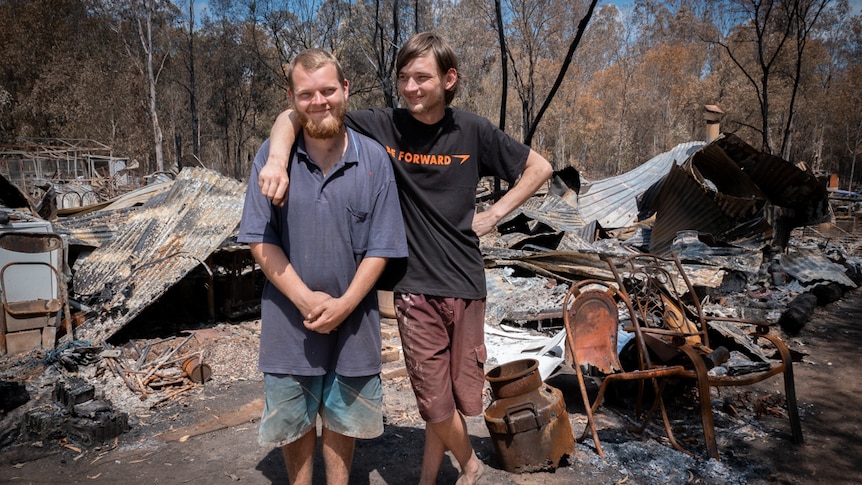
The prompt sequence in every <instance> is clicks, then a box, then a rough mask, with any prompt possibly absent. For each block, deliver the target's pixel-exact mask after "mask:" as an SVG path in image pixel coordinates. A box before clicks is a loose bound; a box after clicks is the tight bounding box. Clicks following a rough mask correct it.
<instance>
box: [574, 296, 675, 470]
mask: <svg viewBox="0 0 862 485" xmlns="http://www.w3.org/2000/svg"><path fill="white" fill-rule="evenodd" d="M620 306H623V307H624V308H625V309H626V310H627V311H628V312H629V314H630V315H631V317H632V318H634V316H635V314H634V309H633V308H632V305H631V302H630V301H628V298H627V297H626V295H625V293H623V292H620V291H618V289H617V288H616V287H615V286H614V285H613V284H612V283H609V282H606V281H600V280H595V279H588V280H582V281H580V282H576V283H574V284H572V285H571V287H570V288H569V290H568V291H567V292H566V296H565V298H564V300H563V309H564V311H563V321H564V324H565V328H566V342H567V348H566V356H567V359H568V360H569V362H570V363H571V364H572V366H573V367H574V368H575V372H576V373H577V377H578V384H579V386H580V391H581V398H582V399H583V402H584V409H585V411H586V414H587V426H585V427H584V431H583V433H582V435H581V436H580V438H578V442H581V441H583V440H584V439H586V436H587V433H588V432H590V431H591V432H592V437H593V442H594V443H595V445H596V451H597V452H598V454H599V456H602V457H603V456H604V451H603V450H602V445H601V443H600V441H599V435H598V431H597V430H596V424H595V418H594V415H595V413H596V411H597V410H598V408H599V406H601V403H602V400H603V398H604V395H605V391H606V390H607V387H608V385H609V384H610V383H611V382H614V381H617V380H623V381H631V380H637V381H639V383H638V384H639V386H638V398H637V417H638V418H640V413H641V409H642V403H643V384H644V382H643V381H644V380H647V379H649V380H651V381H652V383H653V388H654V391H655V399H654V401H653V403H652V406H651V408H650V410H649V411H648V412H647V414H646V417H645V418H644V419H643V422H642V423H641V424H640V426H638V427H637V428H636V429H635V431H636V432H637V433H640V432H642V431H643V430H644V429H645V428H646V426H647V424H648V423H649V421H650V419H651V418H652V415H653V414H654V413H655V411H656V410H657V409H659V410H660V412H661V416H662V421H663V422H664V428H665V432H666V433H667V436H668V439H669V441H670V443H671V445H672V446H673V447H674V448H675V449H677V450H679V451H682V452H685V453H688V451H687V450H685V449H684V448H682V446H680V445H679V443H677V441H676V439H674V436H673V431H672V430H671V427H670V421H669V419H668V416H667V411H666V409H665V406H664V401H663V399H662V393H663V391H664V386H665V383H666V379H667V378H668V377H672V376H675V375H676V374H678V373H680V372H682V371H683V370H684V369H683V368H682V366H653V365H652V363H651V362H650V358H649V354H648V353H647V352H646V347H644V346H642V342H643V339H637V342H638V356H639V361H640V363H639V365H640V368H639V369H637V370H633V371H625V370H623V368H622V365H621V364H620V361H619V356H618V354H617V335H618V331H619V309H620ZM635 331H637V327H635ZM582 366H592V367H593V368H595V369H596V370H597V371H598V373H599V374H601V375H600V376H593V377H595V378H598V379H600V380H601V384H600V386H599V390H598V394H597V395H596V398H595V400H594V401H593V402H590V399H589V395H588V393H587V388H586V382H585V380H584V371H583V369H582ZM659 380H660V381H661V382H658V381H659Z"/></svg>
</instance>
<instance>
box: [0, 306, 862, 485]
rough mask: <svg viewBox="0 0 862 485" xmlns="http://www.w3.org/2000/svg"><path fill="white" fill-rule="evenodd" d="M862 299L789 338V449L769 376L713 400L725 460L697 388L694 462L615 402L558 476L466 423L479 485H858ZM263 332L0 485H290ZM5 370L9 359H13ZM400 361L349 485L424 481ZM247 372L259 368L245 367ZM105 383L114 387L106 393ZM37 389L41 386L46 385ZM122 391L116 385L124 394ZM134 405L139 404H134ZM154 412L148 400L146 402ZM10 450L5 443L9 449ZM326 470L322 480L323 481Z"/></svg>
mask: <svg viewBox="0 0 862 485" xmlns="http://www.w3.org/2000/svg"><path fill="white" fill-rule="evenodd" d="M860 315H862V291H859V290H856V291H854V292H851V293H848V294H846V295H845V297H844V298H843V299H841V300H839V301H837V302H834V303H831V304H829V305H827V306H826V307H821V308H818V309H816V311H815V314H814V316H813V318H812V319H811V320H810V321H809V322H808V324H807V325H806V326H805V328H804V329H803V330H802V331H801V332H800V333H799V335H797V336H795V337H786V340H787V341H788V344H789V345H790V347H791V348H792V349H793V350H794V351H797V352H799V353H800V354H801V360H800V361H799V362H797V363H796V364H795V366H794V371H795V373H796V386H797V393H798V398H799V402H800V411H801V414H802V419H803V432H804V435H805V443H804V444H802V445H798V446H797V445H793V444H792V443H791V442H790V440H789V425H788V423H787V421H786V419H785V418H784V416H783V413H784V411H783V399H781V394H782V393H781V389H782V387H781V381H780V379H777V378H776V379H772V380H769V381H766V382H764V383H761V384H760V385H755V386H752V387H750V388H744V389H741V390H739V389H722V390H721V391H713V395H712V397H713V402H714V406H713V407H714V409H715V415H716V432H717V434H718V440H719V446H720V450H721V454H722V459H721V461H715V460H707V459H705V458H702V456H703V454H704V451H703V444H702V437H701V435H700V427H699V414H698V411H697V409H696V407H695V406H694V404H695V399H694V395H693V394H692V392H691V391H690V390H685V389H680V390H677V392H676V394H675V395H674V396H673V397H672V398H669V399H668V403H669V406H670V415H671V419H672V420H673V424H674V427H675V433H676V435H677V438H678V439H679V440H681V441H682V442H683V443H684V444H685V446H687V447H688V448H689V449H691V450H692V451H694V452H695V453H696V454H697V455H698V456H699V457H698V458H692V457H689V456H687V455H685V454H682V453H680V452H677V451H674V450H673V449H672V448H670V447H669V446H668V445H667V443H666V440H665V439H664V438H663V432H662V429H661V427H660V426H657V425H651V426H650V427H649V428H648V429H647V431H646V432H645V433H643V434H642V435H639V436H638V435H635V434H632V433H629V432H627V431H626V427H627V424H628V423H629V420H628V417H629V416H631V415H632V411H631V409H630V408H629V407H628V406H626V404H625V403H624V402H617V403H609V404H608V405H607V406H604V407H603V408H602V410H601V411H600V412H599V417H598V424H599V427H600V431H599V433H600V437H601V439H602V444H603V447H604V450H605V457H604V458H600V457H599V456H598V455H597V454H596V451H595V449H594V447H593V444H592V441H591V440H589V439H588V440H587V441H584V442H583V443H580V444H578V445H577V447H576V451H575V453H574V456H572V457H571V458H570V459H568V460H566V461H564V462H563V463H562V464H561V465H560V466H559V467H558V468H557V469H556V470H555V471H553V472H535V473H524V474H514V473H509V472H506V471H505V470H503V469H502V467H501V466H500V463H499V462H498V459H497V457H496V455H495V452H494V448H493V443H492V441H491V439H490V438H489V433H488V430H487V428H486V426H485V423H484V419H483V418H482V417H475V418H470V419H469V420H468V426H469V430H470V434H471V437H472V440H473V443H474V446H475V448H476V450H477V452H478V454H479V456H480V458H481V459H482V460H483V462H484V463H485V465H486V472H485V475H484V477H483V479H482V480H481V482H480V483H483V484H488V485H490V484H541V485H554V484H569V483H597V484H616V483H626V484H653V483H671V484H683V483H702V484H709V483H716V484H717V483H722V484H723V483H730V484H809V483H824V484H825V483H829V484H838V483H859V482H860V481H862V430H860V421H862V420H860V418H862V379H860V378H859V365H860V360H859V358H858V355H859V347H860V342H862V329H860V326H859V316H860ZM256 328H259V322H244V323H242V324H220V325H218V326H217V327H216V328H210V329H202V330H203V332H202V333H201V334H200V337H201V339H200V340H201V341H203V342H204V344H203V345H205V346H206V347H207V349H208V350H207V352H208V359H209V362H210V363H211V365H212V368H213V379H212V381H210V382H209V383H207V384H206V385H204V386H197V387H195V388H194V389H191V390H189V391H188V392H185V393H182V394H179V395H177V396H176V397H172V398H171V399H168V400H165V401H164V402H163V403H161V404H159V405H157V406H155V407H147V406H146V405H141V402H140V398H139V397H136V396H131V397H129V396H126V397H123V393H122V392H119V391H118V390H115V391H116V392H113V391H112V392H111V393H108V392H107V391H97V392H105V394H106V395H107V394H110V396H109V397H110V399H111V401H112V402H114V404H115V406H116V407H117V408H118V409H126V410H128V412H129V420H130V424H131V429H130V430H129V431H128V432H126V433H123V434H121V435H120V436H118V437H117V438H115V439H112V440H107V441H106V442H104V443H100V444H97V445H91V446H83V445H81V444H80V443H76V442H75V440H74V439H72V438H70V437H68V436H61V437H59V438H57V437H52V438H45V439H39V438H38V437H35V436H32V435H27V434H21V435H20V436H18V437H17V439H16V440H15V441H14V442H13V443H11V444H6V445H5V446H3V448H2V449H0V483H22V484H25V483H144V482H147V483H204V482H206V483H211V484H219V483H248V484H268V483H286V482H287V479H286V473H285V471H284V466H283V462H282V458H281V455H280V452H279V451H278V450H274V449H269V448H261V447H259V446H258V445H257V442H256V432H257V422H258V418H259V413H260V403H259V401H257V400H258V399H260V398H261V396H262V393H263V386H262V381H261V380H260V376H259V375H258V374H257V373H256V371H254V370H253V367H254V366H253V361H254V358H255V357H256V345H257V342H256V338H257V337H256V335H257V334H256ZM7 360H8V359H7ZM401 366H402V364H401V363H400V362H398V361H396V362H392V363H389V364H386V369H385V373H384V375H385V378H384V382H385V389H384V392H385V407H386V409H385V412H386V427H385V432H384V434H383V436H381V437H380V438H377V439H374V440H368V441H360V442H358V443H357V449H356V456H355V461H354V466H353V469H352V472H351V483H354V484H409V483H416V481H417V480H418V476H419V466H420V462H421V457H422V441H423V429H422V424H421V420H420V419H419V417H418V415H417V413H416V411H415V406H414V403H413V396H412V393H411V391H410V386H409V383H408V381H407V379H406V378H405V377H403V375H402V370H401ZM250 369H252V370H250ZM0 371H2V377H3V379H4V380H14V379H20V380H26V381H27V382H28V391H30V392H31V395H32V397H31V402H29V403H27V404H25V405H24V406H22V407H21V408H19V409H16V410H15V411H12V412H10V413H8V415H7V416H6V419H5V420H4V422H5V423H6V428H0V429H5V430H7V433H8V426H9V425H8V423H9V422H10V421H14V420H23V419H24V417H23V416H24V414H23V411H22V409H26V408H28V407H33V406H35V405H37V404H38V403H40V402H44V400H45V399H47V398H46V397H45V395H46V394H48V392H47V389H48V388H49V386H48V385H47V384H41V385H40V384H39V382H40V381H39V379H38V378H37V377H36V375H37V373H42V374H45V373H47V372H48V371H47V370H46V369H44V368H42V367H40V366H39V365H30V366H23V367H21V368H19V369H15V370H13V369H11V368H10V367H9V365H8V364H7V365H6V367H4V368H0ZM548 383H549V384H551V385H554V386H555V387H557V388H559V389H561V390H562V391H563V394H564V397H565V400H566V404H567V410H568V412H569V415H568V417H569V421H570V423H571V424H572V427H573V429H574V432H575V434H576V435H579V434H580V432H581V430H582V429H583V428H584V425H585V422H586V419H585V415H584V413H583V407H582V405H581V404H580V398H579V394H578V389H577V385H576V380H575V379H574V376H573V374H572V373H570V372H567V371H565V370H563V371H560V372H559V373H558V374H557V375H555V376H552V377H551V378H550V379H549V380H548ZM110 385H115V386H116V384H110V383H108V382H107V378H106V387H109V386H110ZM40 386H41V387H40ZM116 387H118V388H120V389H121V386H116ZM135 401H138V402H137V403H136V402H135ZM143 404H146V403H143ZM7 441H8V440H7ZM321 472H322V470H321V469H320V468H319V467H318V469H317V470H316V473H317V475H316V476H317V477H318V479H319V480H317V481H316V482H317V483H323V481H322V480H320V478H321V477H322V475H321V474H320V473H321ZM456 477H457V469H456V468H455V465H454V463H453V462H452V461H451V460H450V459H448V458H447V459H446V460H444V465H443V467H442V470H441V474H440V477H439V483H454V481H455V479H456Z"/></svg>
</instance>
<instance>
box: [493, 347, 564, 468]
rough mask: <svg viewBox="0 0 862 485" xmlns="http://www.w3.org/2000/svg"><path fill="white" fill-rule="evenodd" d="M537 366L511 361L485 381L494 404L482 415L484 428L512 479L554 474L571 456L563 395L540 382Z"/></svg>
mask: <svg viewBox="0 0 862 485" xmlns="http://www.w3.org/2000/svg"><path fill="white" fill-rule="evenodd" d="M538 365H539V363H538V361H536V360H535V359H526V360H520V361H514V362H510V363H508V364H503V365H501V366H499V367H496V368H494V369H492V370H491V371H489V372H488V375H487V376H486V379H488V381H489V382H490V383H491V390H492V394H493V396H494V398H495V400H493V401H492V402H491V404H489V405H488V408H487V409H486V410H485V425H486V426H487V427H488V432H489V434H490V436H491V441H492V442H493V444H494V451H495V452H496V454H497V459H498V461H499V462H500V465H501V466H502V467H503V468H504V469H505V470H506V471H508V472H511V473H525V472H538V471H553V470H555V469H556V468H557V466H559V464H560V460H561V459H562V458H563V457H564V456H566V455H572V454H574V452H575V438H574V435H573V434H572V426H571V423H569V415H568V412H566V403H565V400H564V399H563V393H562V392H560V390H559V389H556V388H554V387H551V386H549V385H547V384H544V383H543V382H542V380H541V377H539V374H538ZM502 376H513V377H512V378H511V379H510V380H508V381H507V380H506V379H502V380H501V377H502ZM536 379H538V384H536ZM500 391H502V395H503V396H505V397H501V396H500ZM516 391H522V392H519V393H517V394H515V393H514V392H516Z"/></svg>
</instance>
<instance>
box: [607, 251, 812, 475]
mask: <svg viewBox="0 0 862 485" xmlns="http://www.w3.org/2000/svg"><path fill="white" fill-rule="evenodd" d="M605 259H606V261H607V262H608V265H609V266H610V268H611V272H612V273H613V275H614V278H615V279H616V283H617V285H619V287H620V288H621V291H622V292H625V293H626V295H627V298H628V300H629V301H630V302H631V303H632V305H633V307H634V312H635V313H634V315H636V317H637V318H636V319H634V320H633V322H635V325H634V328H635V330H636V335H637V338H638V339H640V340H642V341H643V342H644V344H645V346H647V347H649V349H650V350H652V351H653V352H654V353H655V354H656V355H657V356H659V357H658V358H659V359H660V361H662V362H673V363H677V362H679V363H682V365H683V366H684V367H685V370H684V371H682V372H680V373H679V375H678V376H679V377H682V378H686V379H691V380H695V381H696V383H697V390H698V396H699V400H700V412H701V420H702V423H703V434H704V442H705V446H706V450H707V454H708V455H709V456H710V457H711V458H715V459H719V452H718V445H717V444H716V436H715V423H714V419H713V414H712V402H711V400H710V388H711V387H732V386H748V385H751V384H755V383H757V382H761V381H763V380H766V379H768V378H771V377H773V376H777V375H779V374H780V375H783V379H784V389H785V398H786V401H787V414H788V418H789V421H790V429H791V436H792V442H793V443H797V444H799V443H802V442H803V436H802V426H801V421H800V419H799V408H798V406H797V401H796V386H795V384H794V379H793V361H792V359H791V355H790V350H789V349H788V348H787V345H786V344H785V343H784V342H783V341H782V340H781V339H780V338H779V337H778V336H776V335H772V334H769V327H770V326H771V325H772V324H770V323H768V322H762V321H753V320H746V319H740V318H729V317H712V316H707V315H705V313H704V311H703V307H702V306H701V303H700V299H699V298H698V295H697V292H696V291H695V289H694V285H692V283H691V280H690V278H689V277H688V275H687V274H686V272H685V269H684V268H683V266H682V262H681V261H680V259H679V257H678V256H677V255H676V254H675V253H672V254H671V255H670V257H662V256H659V255H656V254H637V255H633V256H629V257H626V258H623V259H619V260H614V259H613V258H611V257H607V258H605ZM673 307H675V309H674V308H673ZM677 319H680V320H679V321H675V322H670V323H671V324H672V325H674V326H676V327H677V328H675V329H669V328H668V326H669V325H668V324H669V322H668V320H677ZM710 322H729V323H731V324H732V325H734V326H737V327H738V328H739V329H740V330H744V329H745V328H746V327H747V328H750V327H751V326H754V332H751V333H747V334H746V335H747V336H748V337H749V338H750V339H751V341H752V343H755V342H757V340H758V339H765V340H767V341H769V342H771V343H772V345H773V346H774V347H775V349H776V350H777V352H778V355H779V356H780V361H778V362H775V361H772V362H769V364H770V367H769V369H766V370H762V371H756V372H751V373H748V374H742V375H710V374H709V369H708V368H707V365H706V362H705V361H704V357H705V356H707V355H709V354H710V353H711V352H712V349H711V348H710V344H709V323H710ZM683 327H685V328H683Z"/></svg>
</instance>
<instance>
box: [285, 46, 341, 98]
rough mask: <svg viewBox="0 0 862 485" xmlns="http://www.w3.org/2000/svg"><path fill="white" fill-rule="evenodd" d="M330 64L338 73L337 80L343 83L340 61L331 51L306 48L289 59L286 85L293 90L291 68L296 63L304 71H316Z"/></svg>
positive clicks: (294, 67) (293, 67)
mask: <svg viewBox="0 0 862 485" xmlns="http://www.w3.org/2000/svg"><path fill="white" fill-rule="evenodd" d="M328 64H331V65H333V66H335V72H336V73H337V75H338V82H339V83H341V84H344V71H343V70H342V69H341V63H339V62H338V59H336V58H335V56H334V55H332V53H331V52H329V51H327V50H323V49H306V50H304V51H302V52H300V53H299V54H297V55H296V57H294V58H293V60H292V61H290V65H289V66H288V68H287V87H288V89H290V90H291V91H293V70H294V69H296V66H297V65H300V66H302V67H303V69H305V70H306V71H316V70H317V69H320V68H321V67H323V66H326V65H328Z"/></svg>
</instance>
